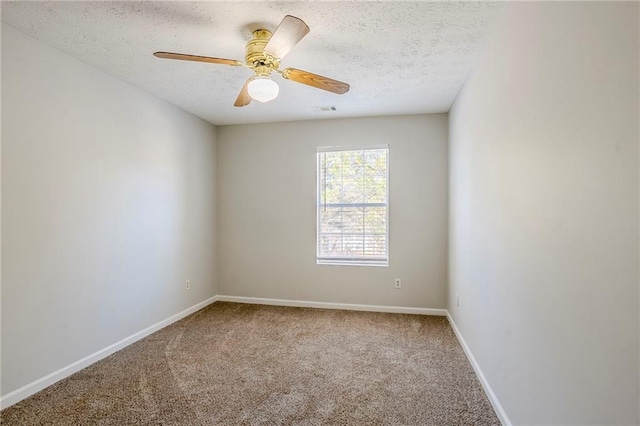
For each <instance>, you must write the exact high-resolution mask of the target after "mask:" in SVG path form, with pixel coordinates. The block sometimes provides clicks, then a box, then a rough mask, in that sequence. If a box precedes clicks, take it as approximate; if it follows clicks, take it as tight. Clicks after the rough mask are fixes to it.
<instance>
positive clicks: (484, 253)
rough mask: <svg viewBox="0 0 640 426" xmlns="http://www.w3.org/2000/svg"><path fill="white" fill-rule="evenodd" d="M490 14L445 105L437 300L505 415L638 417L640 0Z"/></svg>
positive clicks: (543, 420) (587, 419)
mask: <svg viewBox="0 0 640 426" xmlns="http://www.w3.org/2000/svg"><path fill="white" fill-rule="evenodd" d="M503 18H504V19H503V21H502V22H503V23H502V24H501V26H500V27H499V28H498V29H497V30H496V32H495V34H494V35H493V36H492V38H491V39H490V40H489V43H488V45H487V48H486V50H485V52H484V54H483V56H482V58H481V59H480V61H479V63H478V64H477V66H476V67H475V69H474V71H473V73H472V75H471V77H470V79H469V80H468V81H467V83H466V84H465V86H464V88H463V90H462V92H461V93H460V95H459V96H458V99H457V100H456V102H455V104H454V107H453V109H452V111H451V113H450V138H451V139H450V141H451V145H450V179H451V190H450V191H451V192H450V212H451V215H450V252H449V259H450V289H449V310H450V312H451V314H452V315H453V317H454V319H455V322H456V323H457V325H458V327H459V328H460V330H461V332H462V335H463V336H464V337H465V339H466V341H467V343H468V344H469V347H470V349H471V351H472V353H473V354H474V355H475V358H476V359H477V361H478V363H479V365H480V367H481V369H482V370H483V371H484V373H485V375H486V377H487V379H488V381H489V383H490V385H491V386H492V388H493V390H494V392H495V393H496V395H497V397H498V400H499V401H500V402H501V403H502V405H503V408H504V409H505V411H506V413H507V415H508V417H509V418H510V420H511V421H512V422H513V423H515V424H637V423H638V422H639V421H640V419H639V417H638V407H639V399H638V379H639V359H638V337H639V330H638V322H639V318H638V273H639V271H638V259H639V250H638V218H639V211H638V192H639V187H638V177H639V176H638V153H639V152H638V151H639V150H638V140H639V134H638V117H639V109H638V96H639V87H638V83H639V81H638V47H639V46H638V39H639V38H638V36H639V34H638V3H585V2H576V3H521V4H509V5H508V6H507V8H506V10H505V16H504V17H503ZM456 293H459V294H460V307H459V308H457V307H456V303H455V295H456Z"/></svg>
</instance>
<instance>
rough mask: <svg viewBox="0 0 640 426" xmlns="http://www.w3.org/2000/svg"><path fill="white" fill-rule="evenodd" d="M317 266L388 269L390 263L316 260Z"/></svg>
mask: <svg viewBox="0 0 640 426" xmlns="http://www.w3.org/2000/svg"><path fill="white" fill-rule="evenodd" d="M316 265H325V266H375V267H384V268H386V267H388V266H389V262H358V261H356V260H345V261H339V260H316Z"/></svg>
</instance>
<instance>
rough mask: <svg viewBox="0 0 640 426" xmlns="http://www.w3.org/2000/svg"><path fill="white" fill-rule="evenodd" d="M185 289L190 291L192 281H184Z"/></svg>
mask: <svg viewBox="0 0 640 426" xmlns="http://www.w3.org/2000/svg"><path fill="white" fill-rule="evenodd" d="M184 290H185V291H189V290H191V282H190V281H189V280H187V281H186V282H185V283H184Z"/></svg>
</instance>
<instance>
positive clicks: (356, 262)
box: [316, 144, 391, 267]
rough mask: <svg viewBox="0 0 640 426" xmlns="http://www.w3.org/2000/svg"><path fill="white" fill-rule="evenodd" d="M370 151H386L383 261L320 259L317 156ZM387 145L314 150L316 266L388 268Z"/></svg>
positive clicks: (319, 180) (388, 180) (319, 181)
mask: <svg viewBox="0 0 640 426" xmlns="http://www.w3.org/2000/svg"><path fill="white" fill-rule="evenodd" d="M370 149H386V150H387V155H386V164H385V179H386V182H387V186H386V200H387V203H386V209H385V216H386V217H385V223H386V230H385V232H386V238H385V243H386V247H385V251H386V253H387V256H386V259H385V260H368V259H358V258H351V259H347V258H341V259H338V258H335V259H328V258H321V257H320V256H319V254H320V253H319V243H320V223H321V222H320V217H321V214H320V208H321V206H322V204H321V203H320V194H321V188H320V184H321V179H320V167H319V162H318V161H319V156H318V154H320V153H322V152H339V151H364V150H370ZM389 151H390V149H389V145H386V144H384V145H364V146H353V145H351V146H323V147H318V148H317V149H316V264H317V265H333V266H376V267H388V266H389V257H390V255H389V235H390V232H389V228H390V226H389V206H390V202H389V187H390V186H391V184H390V183H391V181H390V179H389Z"/></svg>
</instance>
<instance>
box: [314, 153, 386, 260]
mask: <svg viewBox="0 0 640 426" xmlns="http://www.w3.org/2000/svg"><path fill="white" fill-rule="evenodd" d="M388 153H389V149H388V148H387V146H383V147H379V146H378V147H371V148H357V149H356V148H337V147H329V148H318V153H317V157H318V158H317V160H318V181H317V182H318V191H317V209H318V225H317V226H318V230H317V232H318V236H317V238H318V239H317V244H318V247H317V262H318V264H346V265H378V266H387V265H388V263H389V253H388V252H389V250H388V247H389V201H388V190H389V174H388V165H389V161H388Z"/></svg>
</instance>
